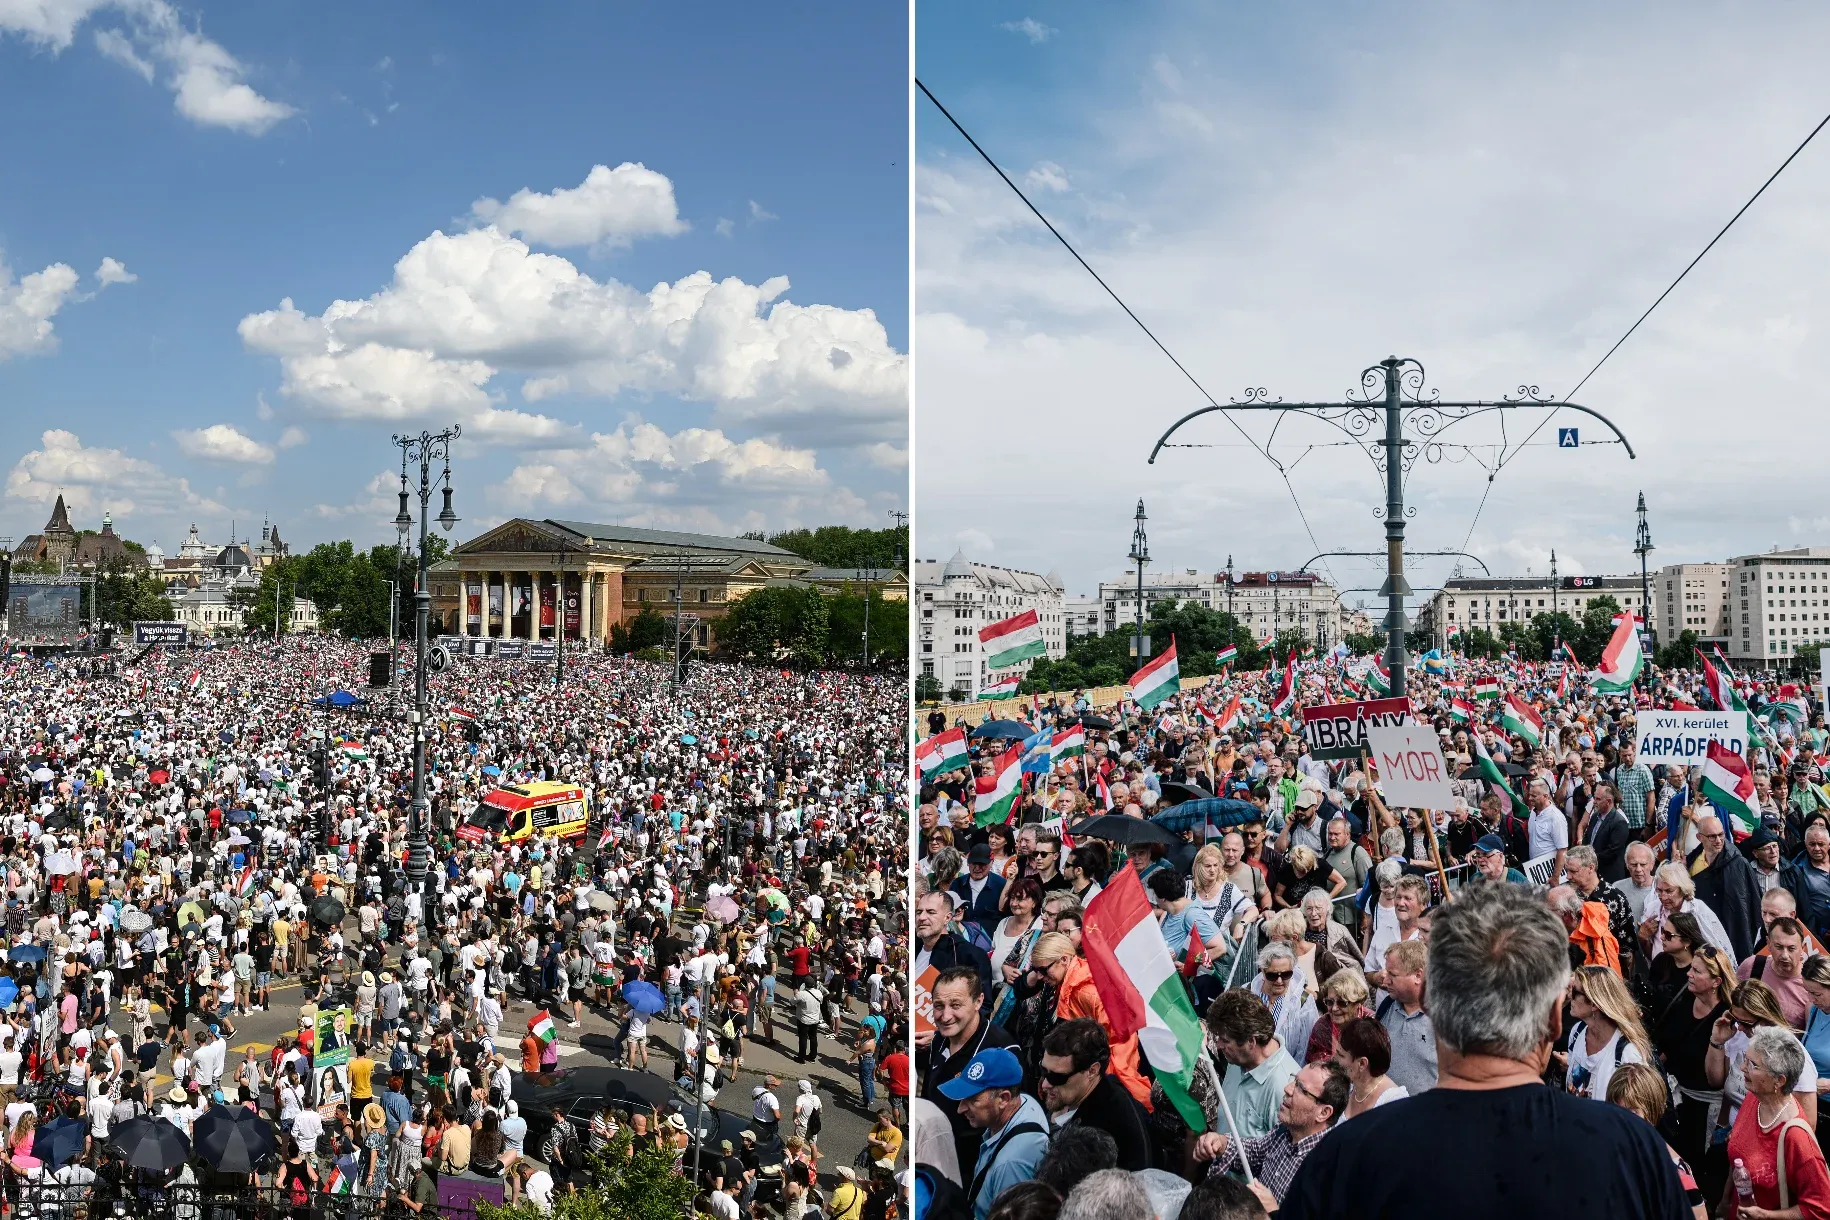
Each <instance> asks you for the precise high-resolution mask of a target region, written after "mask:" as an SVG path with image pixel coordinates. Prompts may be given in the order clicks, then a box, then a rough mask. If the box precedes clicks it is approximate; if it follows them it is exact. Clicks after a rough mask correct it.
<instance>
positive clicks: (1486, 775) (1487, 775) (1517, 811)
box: [1468, 733, 1531, 820]
mask: <svg viewBox="0 0 1830 1220" xmlns="http://www.w3.org/2000/svg"><path fill="white" fill-rule="evenodd" d="M1468 738H1469V741H1470V744H1472V745H1473V747H1474V769H1475V770H1476V771H1479V772H1480V776H1481V778H1482V779H1484V780H1486V781H1487V782H1488V783H1490V784H1493V785H1495V786H1497V787H1498V788H1499V790H1500V791H1501V792H1504V793H1505V794H1506V797H1507V799H1509V800H1510V801H1511V802H1512V812H1513V813H1514V815H1516V816H1518V817H1521V818H1525V819H1527V820H1529V819H1530V817H1531V810H1530V809H1529V808H1528V807H1527V806H1526V804H1525V802H1524V801H1523V800H1522V799H1520V797H1519V794H1518V793H1517V792H1515V791H1514V790H1513V787H1512V785H1511V784H1509V783H1507V782H1506V773H1505V772H1504V771H1501V770H1500V767H1499V764H1498V763H1496V762H1494V761H1493V755H1491V754H1489V753H1487V746H1486V743H1484V742H1482V741H1481V739H1480V734H1478V733H1470V734H1468Z"/></svg>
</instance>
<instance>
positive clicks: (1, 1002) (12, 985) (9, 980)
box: [0, 974, 19, 1008]
mask: <svg viewBox="0 0 1830 1220" xmlns="http://www.w3.org/2000/svg"><path fill="white" fill-rule="evenodd" d="M18 998H19V984H18V983H16V982H14V981H13V977H12V976H11V975H9V974H0V1008H11V1007H12V1006H13V1001H14V1000H17V999H18Z"/></svg>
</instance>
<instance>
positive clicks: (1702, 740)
mask: <svg viewBox="0 0 1830 1220" xmlns="http://www.w3.org/2000/svg"><path fill="white" fill-rule="evenodd" d="M1636 719H1637V721H1638V725H1637V729H1638V734H1639V761H1640V762H1643V763H1645V764H1646V765H1647V766H1653V765H1654V764H1657V763H1679V764H1681V765H1683V766H1687V767H1700V766H1702V765H1703V759H1704V756H1706V755H1707V754H1708V753H1709V743H1710V742H1712V741H1719V742H1721V743H1722V744H1723V745H1724V746H1727V747H1728V748H1729V749H1730V750H1733V751H1734V752H1735V753H1737V754H1739V755H1741V756H1743V757H1746V756H1747V713H1746V712H1672V711H1664V710H1661V709H1657V708H1655V709H1653V710H1651V711H1644V712H1640V713H1638V715H1637V717H1636Z"/></svg>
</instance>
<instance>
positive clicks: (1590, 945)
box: [1569, 902, 1621, 974]
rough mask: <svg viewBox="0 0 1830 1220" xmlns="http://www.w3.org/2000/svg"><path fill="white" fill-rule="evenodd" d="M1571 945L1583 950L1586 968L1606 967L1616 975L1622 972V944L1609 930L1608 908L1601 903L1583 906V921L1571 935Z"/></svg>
mask: <svg viewBox="0 0 1830 1220" xmlns="http://www.w3.org/2000/svg"><path fill="white" fill-rule="evenodd" d="M1569 943H1570V944H1572V945H1575V946H1576V947H1577V948H1578V949H1580V950H1582V964H1583V965H1585V966H1606V967H1607V968H1608V969H1609V970H1612V971H1613V972H1614V973H1615V974H1619V973H1620V972H1621V970H1620V942H1619V941H1617V940H1615V939H1614V933H1613V932H1611V931H1609V929H1608V908H1607V907H1606V906H1604V905H1602V904H1601V903H1599V902H1585V903H1583V904H1582V920H1581V922H1579V923H1578V924H1577V925H1576V930H1575V931H1574V932H1571V933H1570V934H1569Z"/></svg>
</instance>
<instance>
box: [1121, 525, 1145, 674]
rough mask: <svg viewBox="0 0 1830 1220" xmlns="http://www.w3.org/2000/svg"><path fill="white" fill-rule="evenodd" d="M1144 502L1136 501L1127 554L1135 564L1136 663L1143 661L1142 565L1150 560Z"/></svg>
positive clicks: (1141, 663) (1140, 663)
mask: <svg viewBox="0 0 1830 1220" xmlns="http://www.w3.org/2000/svg"><path fill="white" fill-rule="evenodd" d="M1146 520H1148V518H1147V517H1145V516H1144V502H1143V500H1141V499H1140V500H1139V501H1138V502H1137V517H1136V521H1137V527H1136V528H1135V529H1133V530H1132V531H1131V554H1130V555H1129V556H1127V558H1129V559H1130V560H1131V562H1132V563H1135V564H1136V565H1137V633H1136V636H1137V663H1138V665H1139V666H1142V665H1143V663H1144V565H1145V564H1147V563H1149V562H1150V540H1149V539H1148V538H1146V537H1145V536H1144V522H1145V521H1146Z"/></svg>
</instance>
